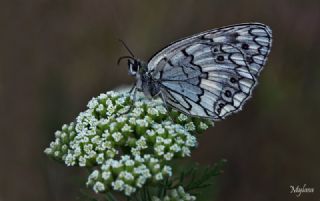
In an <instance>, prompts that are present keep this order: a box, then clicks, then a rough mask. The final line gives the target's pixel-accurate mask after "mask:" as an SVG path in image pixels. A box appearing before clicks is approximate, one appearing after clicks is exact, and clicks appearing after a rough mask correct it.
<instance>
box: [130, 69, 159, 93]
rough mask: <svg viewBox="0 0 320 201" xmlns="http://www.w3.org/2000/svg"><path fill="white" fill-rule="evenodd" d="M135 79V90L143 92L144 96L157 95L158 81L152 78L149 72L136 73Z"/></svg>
mask: <svg viewBox="0 0 320 201" xmlns="http://www.w3.org/2000/svg"><path fill="white" fill-rule="evenodd" d="M136 79H137V82H136V87H137V90H138V91H141V92H143V93H144V95H145V96H146V97H148V98H153V97H155V96H158V95H159V93H160V86H159V83H158V82H157V81H155V80H154V79H153V78H152V76H151V74H150V73H149V72H141V73H140V72H139V73H137V75H136Z"/></svg>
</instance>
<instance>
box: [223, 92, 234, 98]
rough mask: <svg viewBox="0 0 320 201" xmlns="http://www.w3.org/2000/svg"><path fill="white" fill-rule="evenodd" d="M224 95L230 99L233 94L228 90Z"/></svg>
mask: <svg viewBox="0 0 320 201" xmlns="http://www.w3.org/2000/svg"><path fill="white" fill-rule="evenodd" d="M224 95H225V96H226V97H228V98H230V97H231V95H232V94H231V91H230V90H226V91H225V92H224Z"/></svg>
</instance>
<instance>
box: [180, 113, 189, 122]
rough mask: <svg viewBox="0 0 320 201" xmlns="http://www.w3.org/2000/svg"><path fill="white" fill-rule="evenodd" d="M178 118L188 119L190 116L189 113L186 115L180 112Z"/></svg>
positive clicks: (181, 119)
mask: <svg viewBox="0 0 320 201" xmlns="http://www.w3.org/2000/svg"><path fill="white" fill-rule="evenodd" d="M178 119H179V120H180V121H186V120H187V119H188V117H187V115H185V114H180V115H179V116H178Z"/></svg>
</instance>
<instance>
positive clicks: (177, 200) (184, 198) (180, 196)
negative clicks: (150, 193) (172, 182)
mask: <svg viewBox="0 0 320 201" xmlns="http://www.w3.org/2000/svg"><path fill="white" fill-rule="evenodd" d="M194 200H196V197H195V196H192V195H190V194H189V193H187V192H185V190H184V188H183V187H182V186H179V187H178V188H177V189H173V190H171V191H170V192H169V193H167V195H166V196H165V197H164V198H163V199H160V198H158V197H155V196H154V197H152V201H194Z"/></svg>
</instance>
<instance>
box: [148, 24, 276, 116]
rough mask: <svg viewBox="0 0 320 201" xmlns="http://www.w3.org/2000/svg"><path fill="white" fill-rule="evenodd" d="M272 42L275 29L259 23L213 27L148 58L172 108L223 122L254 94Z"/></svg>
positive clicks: (164, 97) (153, 76)
mask: <svg viewBox="0 0 320 201" xmlns="http://www.w3.org/2000/svg"><path fill="white" fill-rule="evenodd" d="M271 42H272V36H271V29H270V28H269V27H268V26H266V25H264V24H260V23H246V24H238V25H232V26H227V27H222V28H218V29H213V30H209V31H206V32H202V33H199V34H196V35H193V36H190V37H187V38H184V39H181V40H179V41H176V42H174V43H172V44H170V45H169V46H167V47H165V48H164V49H162V50H161V51H159V52H158V53H157V54H156V55H154V56H153V57H152V58H151V59H150V60H149V62H148V71H149V72H150V74H151V75H152V78H153V80H155V81H156V82H157V83H158V84H159V86H160V91H161V96H162V98H163V100H164V101H165V103H166V104H168V105H169V106H171V107H174V108H176V109H178V110H180V111H181V112H183V113H185V114H187V115H192V116H198V117H205V118H210V119H213V120H216V119H223V118H224V117H226V116H228V115H230V114H232V113H235V112H237V111H239V110H241V108H242V106H243V104H244V103H245V101H246V100H247V99H248V98H249V97H250V96H251V93H252V90H253V88H254V87H255V85H256V84H257V77H258V75H259V73H260V71H261V70H262V68H263V66H264V64H265V63H266V60H267V56H268V54H269V52H270V48H271Z"/></svg>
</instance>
